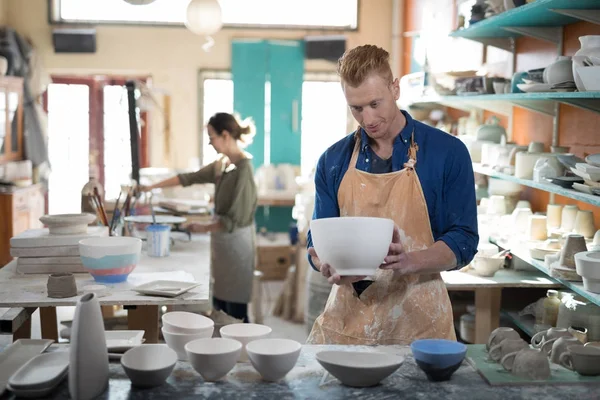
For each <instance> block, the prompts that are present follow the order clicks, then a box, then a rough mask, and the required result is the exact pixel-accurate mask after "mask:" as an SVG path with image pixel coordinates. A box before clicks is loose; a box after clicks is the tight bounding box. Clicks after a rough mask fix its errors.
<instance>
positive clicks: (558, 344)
mask: <svg viewBox="0 0 600 400" xmlns="http://www.w3.org/2000/svg"><path fill="white" fill-rule="evenodd" d="M577 344H581V343H580V342H579V340H577V338H575V337H568V336H561V337H559V338H557V339H550V340H548V341H547V342H545V343H544V344H543V345H542V351H543V352H544V353H547V354H548V355H549V356H550V362H552V363H554V364H560V362H559V360H560V356H561V355H562V354H563V353H564V352H565V351H567V348H568V347H569V346H573V345H577Z"/></svg>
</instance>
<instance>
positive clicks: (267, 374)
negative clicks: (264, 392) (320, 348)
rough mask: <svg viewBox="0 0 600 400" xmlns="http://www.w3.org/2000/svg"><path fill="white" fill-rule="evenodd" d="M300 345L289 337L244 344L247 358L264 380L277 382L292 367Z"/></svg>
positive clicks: (298, 353) (296, 358)
mask: <svg viewBox="0 0 600 400" xmlns="http://www.w3.org/2000/svg"><path fill="white" fill-rule="evenodd" d="M301 349H302V345H301V344H300V343H298V342H296V341H295V340H290V339H261V340H254V341H252V342H250V343H248V344H247V345H246V352H247V353H248V358H249V359H250V362H251V363H252V365H253V366H254V368H255V369H256V370H257V371H258V372H259V373H260V375H261V376H262V377H263V379H264V380H265V381H269V382H277V381H278V380H280V379H283V377H285V376H286V375H287V373H288V372H290V371H291V370H292V368H294V366H295V365H296V361H298V356H299V355H300V350H301Z"/></svg>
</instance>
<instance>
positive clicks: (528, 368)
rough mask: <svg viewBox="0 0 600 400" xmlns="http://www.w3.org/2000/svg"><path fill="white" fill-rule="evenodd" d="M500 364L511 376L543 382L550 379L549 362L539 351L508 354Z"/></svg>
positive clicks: (530, 350)
mask: <svg viewBox="0 0 600 400" xmlns="http://www.w3.org/2000/svg"><path fill="white" fill-rule="evenodd" d="M500 363H501V364H502V366H503V367H504V369H505V370H507V371H510V372H511V373H512V374H513V375H516V376H518V377H521V378H525V379H531V380H544V379H548V378H549V377H550V362H549V361H548V356H547V354H546V353H544V352H543V351H541V350H540V349H528V348H526V349H521V350H519V351H516V352H513V353H508V354H507V355H505V356H504V357H502V360H500Z"/></svg>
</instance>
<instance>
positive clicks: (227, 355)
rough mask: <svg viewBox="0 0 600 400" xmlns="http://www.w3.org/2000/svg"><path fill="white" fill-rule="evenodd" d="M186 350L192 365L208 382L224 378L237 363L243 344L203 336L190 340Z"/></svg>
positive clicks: (231, 340)
mask: <svg viewBox="0 0 600 400" xmlns="http://www.w3.org/2000/svg"><path fill="white" fill-rule="evenodd" d="M185 351H186V353H187V356H188V359H189V361H190V364H192V367H193V368H194V369H195V370H196V372H198V373H199V374H200V375H201V376H202V378H203V379H204V380H205V381H207V382H215V381H218V380H219V379H221V378H223V377H224V376H225V375H227V374H228V373H229V371H231V369H232V368H233V367H234V366H235V364H236V363H237V361H238V359H239V357H240V353H241V352H242V344H241V343H240V342H238V341H237V340H233V339H225V338H203V339H196V340H192V341H191V342H188V343H187V344H186V345H185Z"/></svg>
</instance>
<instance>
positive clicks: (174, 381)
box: [0, 345, 597, 400]
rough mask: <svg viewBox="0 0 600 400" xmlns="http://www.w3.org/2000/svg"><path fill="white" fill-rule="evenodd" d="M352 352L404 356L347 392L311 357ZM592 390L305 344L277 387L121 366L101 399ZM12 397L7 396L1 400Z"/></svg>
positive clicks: (547, 398) (491, 399) (180, 366)
mask: <svg viewBox="0 0 600 400" xmlns="http://www.w3.org/2000/svg"><path fill="white" fill-rule="evenodd" d="M351 347H352V348H353V349H355V350H361V351H374V350H376V349H377V350H379V351H387V352H394V353H397V354H401V355H403V356H405V357H406V358H405V361H404V363H403V364H402V366H401V367H400V368H399V369H398V370H397V371H396V372H395V373H394V374H392V375H391V376H389V377H388V378H387V379H385V380H383V381H382V382H381V384H379V385H378V386H375V387H371V388H362V389H359V388H350V387H346V386H343V385H342V384H341V383H340V382H339V381H338V380H337V379H335V378H334V377H332V376H331V375H327V376H326V377H324V375H325V370H324V369H323V368H322V367H321V365H320V364H319V363H318V362H317V361H316V359H315V354H316V353H318V352H319V351H323V350H340V349H342V350H343V349H349V348H351ZM596 388H597V387H596V386H590V385H517V386H495V387H492V386H490V385H488V384H487V383H486V382H485V381H484V380H483V378H482V377H481V376H480V375H479V374H478V373H477V371H475V369H473V367H471V365H470V364H468V363H467V362H466V361H464V362H463V364H462V365H461V367H460V368H459V369H458V370H457V371H456V372H455V373H454V375H453V376H452V379H451V380H450V381H446V382H430V381H428V380H427V378H426V376H425V374H424V373H423V372H422V371H421V370H420V369H419V367H418V366H417V365H416V363H415V361H414V359H413V357H412V355H411V352H410V348H409V347H407V346H385V347H379V348H374V347H367V346H315V345H305V346H304V347H303V348H302V352H301V354H300V357H299V359H298V362H297V364H296V366H295V368H294V369H293V370H292V371H290V373H288V375H287V376H286V378H284V379H283V380H282V381H280V382H278V383H268V382H264V381H262V380H261V377H260V375H259V374H258V372H256V370H254V368H253V367H252V365H251V364H250V363H243V364H242V363H238V364H237V365H236V366H235V367H234V369H233V370H232V371H231V372H230V373H229V374H228V375H227V377H226V378H224V380H223V381H221V382H218V383H204V382H203V380H202V378H201V377H200V375H199V374H198V373H197V372H196V371H195V370H194V369H193V368H192V366H191V365H190V364H189V363H187V362H181V361H178V362H177V365H176V367H175V370H174V371H173V373H172V374H171V376H170V377H169V378H168V379H167V382H166V383H165V384H163V385H162V386H159V387H157V388H152V389H144V390H142V389H136V388H133V387H132V386H131V383H130V381H129V379H128V378H127V375H125V372H124V371H123V369H122V367H121V365H120V363H118V362H111V363H110V382H109V388H108V390H107V391H106V392H105V393H104V394H103V395H102V396H100V397H99V398H100V399H131V400H133V399H150V400H162V399H165V400H167V399H168V400H172V399H188V398H190V399H191V398H195V399H198V398H203V399H227V400H229V399H243V400H247V399H250V398H257V399H261V400H262V399H264V400H268V399H273V400H284V399H311V400H316V399H328V400H329V399H341V398H359V399H361V400H371V399H378V400H380V399H382V400H383V399H432V400H433V399H485V400H507V399H544V400H564V399H572V398H578V399H588V398H591V397H590V396H592V394H593V393H594V390H595V389H596ZM13 398H15V397H14V396H13V395H12V394H11V393H9V392H6V393H5V394H4V396H3V397H0V399H13ZM49 398H53V399H61V400H62V399H68V398H69V391H68V382H67V380H66V379H65V380H64V381H63V382H62V383H61V385H60V386H59V387H58V388H57V389H56V390H55V392H54V393H53V395H51V396H50V397H49Z"/></svg>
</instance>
